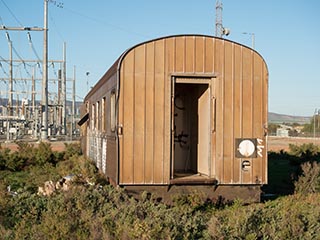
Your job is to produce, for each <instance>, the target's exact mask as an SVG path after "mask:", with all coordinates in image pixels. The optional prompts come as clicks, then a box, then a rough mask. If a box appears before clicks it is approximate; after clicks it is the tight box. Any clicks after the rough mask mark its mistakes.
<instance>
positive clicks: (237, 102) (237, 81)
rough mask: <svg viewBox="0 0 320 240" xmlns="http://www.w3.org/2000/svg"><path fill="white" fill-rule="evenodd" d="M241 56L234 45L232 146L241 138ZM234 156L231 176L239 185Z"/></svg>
mask: <svg viewBox="0 0 320 240" xmlns="http://www.w3.org/2000/svg"><path fill="white" fill-rule="evenodd" d="M241 60H242V55H241V46H238V45H235V47H234V101H233V104H234V107H233V108H234V110H233V112H234V113H233V114H234V124H233V134H234V140H233V142H232V144H234V141H235V138H241V137H242V131H241V130H242V93H243V92H242V63H241ZM233 156H234V165H233V174H234V183H238V184H239V183H241V179H240V176H241V158H236V157H235V149H234V151H233Z"/></svg>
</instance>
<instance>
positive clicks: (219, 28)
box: [216, 0, 230, 38]
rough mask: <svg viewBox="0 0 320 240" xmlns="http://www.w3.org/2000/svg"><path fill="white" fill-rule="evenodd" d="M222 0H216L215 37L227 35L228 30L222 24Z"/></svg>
mask: <svg viewBox="0 0 320 240" xmlns="http://www.w3.org/2000/svg"><path fill="white" fill-rule="evenodd" d="M222 9H223V8H222V2H221V1H220V0H216V37H220V38H221V37H222V36H223V35H225V36H228V35H229V34H230V30H229V29H227V28H224V27H223V24H222Z"/></svg>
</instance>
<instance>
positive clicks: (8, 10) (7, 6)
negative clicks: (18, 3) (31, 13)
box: [1, 0, 23, 27]
mask: <svg viewBox="0 0 320 240" xmlns="http://www.w3.org/2000/svg"><path fill="white" fill-rule="evenodd" d="M1 2H2V3H3V5H4V6H5V7H6V8H7V9H8V11H9V12H10V13H11V15H12V16H13V18H14V19H15V20H16V21H17V23H18V24H19V25H20V26H21V27H22V26H23V24H22V23H21V22H20V21H19V19H18V18H17V17H16V16H15V15H14V13H13V12H12V11H11V9H10V8H9V7H8V5H7V4H6V3H5V2H4V1H3V0H1Z"/></svg>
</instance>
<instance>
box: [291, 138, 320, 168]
mask: <svg viewBox="0 0 320 240" xmlns="http://www.w3.org/2000/svg"><path fill="white" fill-rule="evenodd" d="M289 154H290V155H292V156H294V157H295V158H294V159H293V163H296V164H298V165H300V164H301V163H303V162H306V161H317V160H318V159H319V154H320V148H319V146H317V145H314V144H313V143H305V144H302V145H295V144H289Z"/></svg>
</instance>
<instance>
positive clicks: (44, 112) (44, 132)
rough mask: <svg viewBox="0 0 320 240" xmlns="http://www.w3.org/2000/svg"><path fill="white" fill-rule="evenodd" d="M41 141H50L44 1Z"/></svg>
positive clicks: (46, 31)
mask: <svg viewBox="0 0 320 240" xmlns="http://www.w3.org/2000/svg"><path fill="white" fill-rule="evenodd" d="M41 104H42V107H41V112H42V126H41V140H42V141H46V140H48V0H44V29H43V76H42V101H41Z"/></svg>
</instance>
